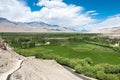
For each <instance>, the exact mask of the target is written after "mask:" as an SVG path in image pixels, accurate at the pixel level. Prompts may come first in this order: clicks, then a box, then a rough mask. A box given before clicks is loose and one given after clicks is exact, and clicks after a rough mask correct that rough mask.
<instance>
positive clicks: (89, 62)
mask: <svg viewBox="0 0 120 80" xmlns="http://www.w3.org/2000/svg"><path fill="white" fill-rule="evenodd" d="M84 60H85V61H86V62H87V63H88V64H92V63H93V62H92V59H91V58H85V59H84Z"/></svg>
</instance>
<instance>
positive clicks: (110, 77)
mask: <svg viewBox="0 0 120 80" xmlns="http://www.w3.org/2000/svg"><path fill="white" fill-rule="evenodd" d="M106 80H119V78H118V77H117V75H114V74H107V76H106Z"/></svg>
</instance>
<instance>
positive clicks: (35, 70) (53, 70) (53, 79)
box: [10, 58, 82, 80]
mask: <svg viewBox="0 0 120 80" xmlns="http://www.w3.org/2000/svg"><path fill="white" fill-rule="evenodd" d="M10 80H82V79H80V78H78V77H76V76H75V75H73V74H72V73H70V72H69V71H68V70H66V69H65V68H64V67H63V66H61V65H59V64H58V63H57V62H56V61H54V60H40V59H35V58H28V59H26V60H25V61H24V62H23V64H22V67H21V69H19V70H18V71H16V72H15V73H13V74H12V76H11V78H10Z"/></svg>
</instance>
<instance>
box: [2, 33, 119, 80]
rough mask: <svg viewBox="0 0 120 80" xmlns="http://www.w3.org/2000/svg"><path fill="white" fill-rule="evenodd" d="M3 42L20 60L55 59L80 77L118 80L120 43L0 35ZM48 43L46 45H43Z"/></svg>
mask: <svg viewBox="0 0 120 80" xmlns="http://www.w3.org/2000/svg"><path fill="white" fill-rule="evenodd" d="M0 35H1V36H2V38H4V39H5V41H6V42H7V43H8V44H10V45H11V47H14V50H15V51H16V52H17V53H19V54H20V55H23V56H35V57H36V58H42V59H54V60H56V61H57V62H58V63H60V64H62V65H66V66H69V67H71V68H73V69H75V70H76V72H78V73H80V74H84V75H86V76H90V77H94V78H97V79H100V80H120V46H118V47H112V46H111V45H113V44H115V43H120V40H118V39H109V38H108V37H101V34H79V33H37V34H36V33H1V34H0ZM46 42H50V44H49V45H45V43H46Z"/></svg>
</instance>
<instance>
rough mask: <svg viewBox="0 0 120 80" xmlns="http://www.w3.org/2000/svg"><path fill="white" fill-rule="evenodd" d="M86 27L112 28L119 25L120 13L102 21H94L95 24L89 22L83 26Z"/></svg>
mask: <svg viewBox="0 0 120 80" xmlns="http://www.w3.org/2000/svg"><path fill="white" fill-rule="evenodd" d="M84 27H86V28H88V29H93V30H96V29H103V28H112V27H120V14H117V15H114V16H111V17H108V18H107V19H105V20H104V21H102V22H99V23H95V24H89V25H86V26H84Z"/></svg>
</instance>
